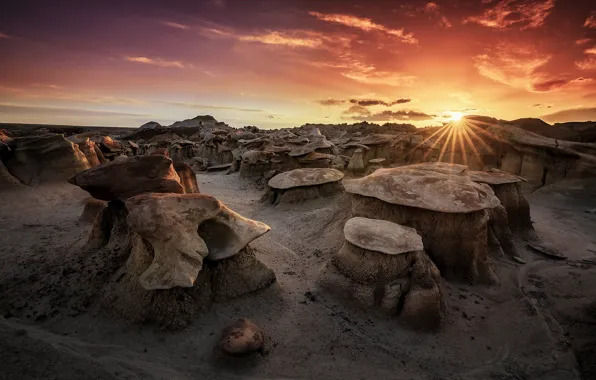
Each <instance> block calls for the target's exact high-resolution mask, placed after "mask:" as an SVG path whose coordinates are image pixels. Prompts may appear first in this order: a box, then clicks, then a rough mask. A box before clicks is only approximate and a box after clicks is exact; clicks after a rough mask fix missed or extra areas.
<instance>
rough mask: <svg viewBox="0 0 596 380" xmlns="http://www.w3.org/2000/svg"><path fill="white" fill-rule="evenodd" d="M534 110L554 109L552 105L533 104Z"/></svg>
mask: <svg viewBox="0 0 596 380" xmlns="http://www.w3.org/2000/svg"><path fill="white" fill-rule="evenodd" d="M532 108H553V105H552V104H540V103H539V104H533V105H532Z"/></svg>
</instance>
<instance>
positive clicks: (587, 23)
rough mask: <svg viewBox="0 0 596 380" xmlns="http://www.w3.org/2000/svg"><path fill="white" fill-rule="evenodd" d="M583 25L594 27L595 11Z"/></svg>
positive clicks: (595, 25)
mask: <svg viewBox="0 0 596 380" xmlns="http://www.w3.org/2000/svg"><path fill="white" fill-rule="evenodd" d="M584 27H586V28H590V29H596V12H592V14H591V15H589V16H588V18H587V19H586V21H585V22H584Z"/></svg>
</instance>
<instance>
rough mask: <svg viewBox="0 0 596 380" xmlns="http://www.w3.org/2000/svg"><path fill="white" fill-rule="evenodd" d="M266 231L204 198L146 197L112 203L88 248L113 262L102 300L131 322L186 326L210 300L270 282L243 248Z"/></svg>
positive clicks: (269, 275) (263, 268) (176, 327)
mask: <svg viewBox="0 0 596 380" xmlns="http://www.w3.org/2000/svg"><path fill="white" fill-rule="evenodd" d="M267 231H269V226H267V225H265V224H263V223H261V222H257V221H254V220H251V219H246V218H244V217H242V216H241V215H239V214H237V213H235V212H234V211H232V210H230V209H229V208H227V207H226V206H225V205H223V204H222V203H221V202H219V201H218V200H217V199H216V198H214V197H211V196H207V195H202V194H158V193H152V194H142V195H138V196H136V197H133V198H130V199H128V200H127V201H126V203H122V202H120V201H118V200H116V201H111V202H109V204H108V207H107V208H106V209H105V210H104V211H103V212H102V214H100V216H99V217H98V219H97V220H96V222H95V224H94V230H93V231H92V234H91V237H90V239H89V244H88V247H89V248H93V249H95V250H97V249H99V250H100V253H106V254H110V255H115V256H116V259H115V261H116V262H117V263H118V265H119V267H118V268H117V269H116V270H115V271H112V273H113V274H112V275H111V280H109V282H108V284H107V285H106V286H105V287H104V288H103V289H102V291H101V292H100V297H101V298H100V301H101V303H102V305H103V306H104V307H105V308H106V309H108V310H110V311H111V312H112V313H114V314H115V315H118V316H121V317H124V318H126V319H128V320H130V321H132V322H135V323H142V322H147V321H150V322H155V323H157V324H158V325H159V326H161V327H162V328H166V329H173V330H179V329H182V328H185V327H186V326H188V325H189V324H190V323H191V322H192V321H193V319H194V316H195V315H196V314H197V313H198V312H200V311H203V310H206V309H207V308H208V307H209V306H210V305H211V304H212V303H213V302H222V301H226V300H231V299H234V298H237V297H241V296H243V295H246V294H249V293H253V292H256V291H258V290H262V289H265V288H266V287H268V286H269V285H271V284H272V283H274V282H275V274H274V273H273V271H271V269H269V268H268V267H267V266H265V265H264V264H263V263H261V262H260V261H259V260H258V259H257V258H256V256H255V251H254V249H253V248H252V247H251V246H250V245H249V243H250V242H251V241H252V240H254V239H256V238H257V237H259V236H261V235H263V234H264V233H266V232H267ZM123 259H124V261H123Z"/></svg>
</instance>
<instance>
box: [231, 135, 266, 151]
mask: <svg viewBox="0 0 596 380" xmlns="http://www.w3.org/2000/svg"><path fill="white" fill-rule="evenodd" d="M238 143H239V144H240V145H241V146H242V148H244V149H259V148H261V147H263V146H265V145H268V144H269V140H268V139H267V138H265V137H257V138H256V139H252V140H238Z"/></svg>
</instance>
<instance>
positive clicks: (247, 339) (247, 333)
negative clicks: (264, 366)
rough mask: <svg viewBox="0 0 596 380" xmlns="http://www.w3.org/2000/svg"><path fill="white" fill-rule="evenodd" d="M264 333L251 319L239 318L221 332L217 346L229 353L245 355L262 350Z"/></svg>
mask: <svg viewBox="0 0 596 380" xmlns="http://www.w3.org/2000/svg"><path fill="white" fill-rule="evenodd" d="M264 341H265V335H264V334H263V331H262V330H261V329H260V328H259V326H257V325H256V324H255V323H254V322H253V321H251V320H249V319H244V318H242V319H239V320H237V321H236V322H235V323H233V324H232V325H230V326H228V327H226V328H225V329H223V331H222V332H221V336H220V338H219V343H218V345H217V346H218V348H219V349H220V350H222V351H223V352H225V353H226V354H230V355H246V354H250V353H253V352H259V351H262V350H263V344H264Z"/></svg>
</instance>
